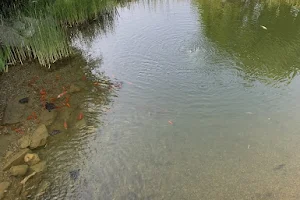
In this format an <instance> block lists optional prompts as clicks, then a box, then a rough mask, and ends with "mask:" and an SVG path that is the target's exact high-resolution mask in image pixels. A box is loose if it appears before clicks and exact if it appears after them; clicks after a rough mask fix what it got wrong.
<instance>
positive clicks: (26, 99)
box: [19, 97, 29, 104]
mask: <svg viewBox="0 0 300 200" xmlns="http://www.w3.org/2000/svg"><path fill="white" fill-rule="evenodd" d="M28 101H29V98H28V97H25V98H23V99H20V100H19V103H22V104H24V103H28Z"/></svg>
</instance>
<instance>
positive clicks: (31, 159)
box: [24, 153, 41, 166]
mask: <svg viewBox="0 0 300 200" xmlns="http://www.w3.org/2000/svg"><path fill="white" fill-rule="evenodd" d="M24 161H25V162H26V163H27V164H28V165H30V166H31V165H35V164H37V163H38V162H40V161H41V159H40V157H39V155H37V154H36V153H28V154H26V155H25V157H24Z"/></svg>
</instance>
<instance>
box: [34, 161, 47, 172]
mask: <svg viewBox="0 0 300 200" xmlns="http://www.w3.org/2000/svg"><path fill="white" fill-rule="evenodd" d="M46 168H47V166H46V161H41V162H39V163H38V164H35V165H32V166H31V167H30V170H31V171H34V172H36V173H39V172H42V171H44V170H45V169H46Z"/></svg>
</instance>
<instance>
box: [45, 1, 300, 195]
mask: <svg viewBox="0 0 300 200" xmlns="http://www.w3.org/2000/svg"><path fill="white" fill-rule="evenodd" d="M297 14H298V10H297V8H294V7H291V6H288V5H284V4H282V5H281V6H278V5H269V4H265V3H256V1H248V2H246V3H242V2H238V3H237V2H226V1H224V2H223V3H220V2H219V1H208V0H207V1H206V0H199V1H165V2H152V3H144V2H138V3H131V4H130V5H129V6H128V7H126V8H119V18H118V20H117V21H116V22H115V26H114V27H113V29H112V30H111V31H108V32H107V33H106V34H105V35H103V34H100V33H97V31H95V35H94V36H93V37H92V36H90V37H89V38H86V37H84V36H82V37H80V34H79V36H78V38H76V39H74V46H75V47H77V48H79V49H81V50H82V52H83V54H84V55H85V56H86V59H88V60H91V61H94V62H93V63H94V64H95V65H96V67H94V68H93V70H92V72H93V73H94V74H98V73H100V72H104V73H105V74H106V75H107V76H109V77H110V78H111V79H112V80H113V81H122V82H123V85H122V88H121V89H119V90H117V91H116V93H115V94H116V97H111V103H110V110H108V109H106V110H105V111H106V112H104V111H103V107H101V106H99V105H98V104H97V103H95V99H97V98H98V95H97V93H96V92H94V91H89V92H86V94H85V95H86V96H85V101H84V104H83V106H84V108H85V109H86V111H87V112H88V113H89V114H88V116H87V121H88V125H89V126H88V127H87V128H85V129H82V131H80V132H76V131H75V132H70V133H69V134H68V136H59V137H61V138H60V140H59V142H57V141H56V142H55V144H52V145H49V148H48V149H47V150H45V151H46V152H45V155H47V157H48V164H49V170H48V179H49V180H51V181H52V186H51V190H50V192H49V194H47V197H45V198H46V199H54V198H57V199H101V200H102V199H103V200H106V199H107V200H110V199H120V200H123V199H124V200H125V199H126V200H134V199H143V200H150V199H172V200H174V199H178V200H183V199H191V200H192V199H195V200H196V199H197V200H198V199H222V200H223V199H230V200H231V199H239V200H240V199H251V200H252V199H264V200H265V199H272V200H274V199H299V198H300V193H299V192H298V189H299V185H300V182H299V180H298V178H297V177H298V176H299V164H300V159H299V155H300V154H299V153H300V132H299V123H298V120H299V115H300V114H299V113H300V107H299V103H298V102H299V100H300V90H299V84H300V77H299V76H298V69H299V63H300V62H299V61H300V57H299V53H298V52H299V50H300V49H299V48H300V45H299V43H300V40H299V38H300V37H299V36H300V35H299V34H300V26H299V23H300V22H299V17H298V16H297ZM261 26H264V27H266V28H267V30H265V29H264V28H263V27H261ZM87 132H89V134H86V133H87ZM77 169H80V171H79V175H78V178H76V180H74V179H72V178H70V174H69V171H72V170H77Z"/></svg>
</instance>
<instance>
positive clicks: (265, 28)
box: [260, 25, 268, 30]
mask: <svg viewBox="0 0 300 200" xmlns="http://www.w3.org/2000/svg"><path fill="white" fill-rule="evenodd" d="M260 27H262V28H263V29H264V30H268V29H267V27H265V26H263V25H260Z"/></svg>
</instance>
